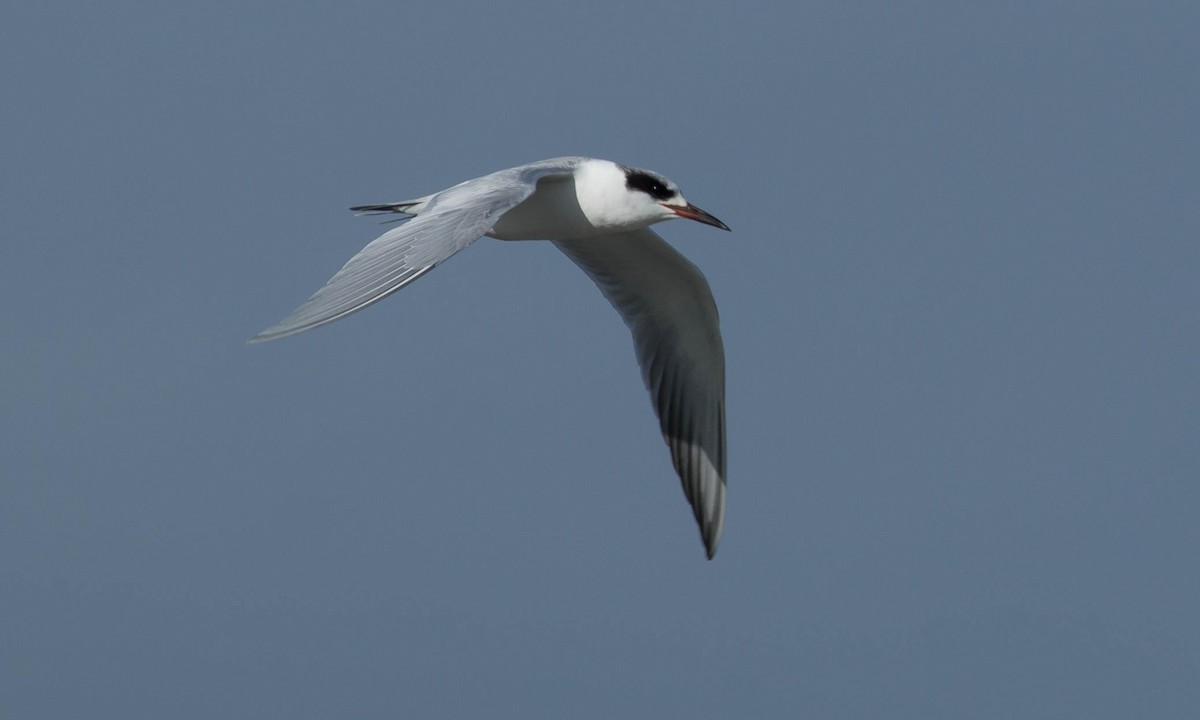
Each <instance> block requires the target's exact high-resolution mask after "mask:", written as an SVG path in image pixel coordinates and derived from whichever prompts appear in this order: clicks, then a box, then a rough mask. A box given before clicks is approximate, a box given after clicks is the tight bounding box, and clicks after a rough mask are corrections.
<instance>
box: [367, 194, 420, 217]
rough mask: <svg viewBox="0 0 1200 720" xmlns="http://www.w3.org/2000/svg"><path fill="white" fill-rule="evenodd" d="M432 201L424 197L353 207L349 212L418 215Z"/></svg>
mask: <svg viewBox="0 0 1200 720" xmlns="http://www.w3.org/2000/svg"><path fill="white" fill-rule="evenodd" d="M432 199H433V196H432V195H426V196H425V197H422V198H417V199H416V200H401V201H400V202H394V203H381V204H379V205H355V206H354V207H352V208H350V212H353V213H358V214H359V215H387V214H390V213H400V214H402V215H419V214H420V213H421V211H422V210H424V209H425V206H426V205H428V204H429V201H430V200H432Z"/></svg>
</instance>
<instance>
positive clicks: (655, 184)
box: [625, 170, 675, 200]
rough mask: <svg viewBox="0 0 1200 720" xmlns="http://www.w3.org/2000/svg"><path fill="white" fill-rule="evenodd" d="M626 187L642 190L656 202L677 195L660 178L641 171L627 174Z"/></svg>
mask: <svg viewBox="0 0 1200 720" xmlns="http://www.w3.org/2000/svg"><path fill="white" fill-rule="evenodd" d="M625 187H627V188H629V189H630V190H640V191H642V192H644V193H646V194H647V195H649V196H650V197H652V198H654V199H655V200H667V199H669V198H671V197H672V196H674V195H675V192H674V191H673V190H670V189H668V188H667V184H666V183H665V182H663V181H662V180H661V179H660V178H656V177H654V176H653V175H651V174H650V173H645V172H642V171H640V170H634V171H632V172H628V173H626V174H625Z"/></svg>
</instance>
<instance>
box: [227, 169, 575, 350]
mask: <svg viewBox="0 0 1200 720" xmlns="http://www.w3.org/2000/svg"><path fill="white" fill-rule="evenodd" d="M581 161H582V158H573V157H567V158H555V159H553V160H543V161H541V162H536V163H530V164H529V165H522V166H520V167H515V168H509V169H508V170H501V171H499V172H495V173H492V174H490V175H485V176H483V177H479V178H475V179H474V180H468V181H466V182H464V183H460V184H458V185H455V186H454V187H452V188H448V189H446V190H443V191H441V192H440V193H436V194H434V195H433V196H431V199H430V200H429V204H428V205H427V206H426V207H425V208H424V209H423V210H422V211H421V213H420V214H419V215H417V216H416V217H415V218H412V219H411V220H408V221H406V222H405V223H404V224H403V225H400V226H399V227H396V228H393V229H391V230H389V231H387V232H386V233H384V234H383V235H380V236H379V237H378V238H376V239H375V240H373V241H371V243H370V244H368V245H367V246H366V247H364V248H363V249H362V250H360V251H359V252H358V254H357V255H355V256H354V257H352V258H350V260H349V262H347V263H346V265H345V266H344V267H342V269H341V270H339V271H338V272H337V273H336V274H334V276H333V277H332V278H330V279H329V282H327V283H326V284H325V286H324V287H322V288H321V289H320V290H318V291H317V292H316V293H314V294H313V296H312V297H310V298H309V299H308V300H307V301H306V302H305V303H304V304H303V305H301V306H300V307H298V308H296V310H295V311H294V312H293V313H292V314H291V315H288V316H287V317H286V318H284V319H283V320H281V321H279V322H278V323H276V324H275V325H272V326H271V327H269V328H267V329H266V330H263V331H262V332H261V333H259V334H258V335H256V336H254V338H252V339H251V341H250V342H265V341H267V340H276V339H278V338H281V337H287V336H288V335H295V334H296V333H300V332H304V331H305V330H311V329H312V328H315V327H318V326H320V325H324V324H326V323H331V322H333V321H334V320H337V319H339V318H343V317H345V316H347V315H349V314H351V313H353V312H356V311H358V310H362V309H363V308H365V307H367V306H368V305H371V304H372V303H376V302H378V301H380V300H382V299H383V298H385V297H387V296H388V295H390V294H392V293H394V292H396V291H397V290H399V289H400V288H402V287H404V286H405V285H408V284H409V283H411V282H412V281H414V280H416V279H417V278H419V277H421V276H422V275H424V274H425V273H427V272H429V271H430V270H432V269H433V268H434V267H436V266H437V265H438V264H439V263H441V262H443V261H445V260H446V259H447V258H449V257H450V256H452V255H454V254H455V253H457V252H458V251H459V250H462V249H463V248H465V247H466V246H468V245H470V244H471V243H473V242H474V241H475V240H477V239H478V238H479V237H480V236H482V235H483V234H484V233H486V232H487V231H488V230H490V229H491V228H492V226H493V225H495V224H496V221H497V220H499V218H500V216H502V215H503V214H504V213H506V212H508V211H509V210H511V209H512V208H514V207H516V206H517V205H519V204H520V203H521V201H523V200H524V199H525V198H527V197H529V196H530V195H531V194H532V193H533V191H534V189H535V188H536V187H537V181H538V180H539V179H541V178H543V177H546V176H548V175H557V174H569V173H571V172H572V171H573V170H574V169H575V168H576V167H577V166H578V164H579V163H580V162H581Z"/></svg>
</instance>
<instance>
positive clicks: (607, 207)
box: [575, 160, 729, 230]
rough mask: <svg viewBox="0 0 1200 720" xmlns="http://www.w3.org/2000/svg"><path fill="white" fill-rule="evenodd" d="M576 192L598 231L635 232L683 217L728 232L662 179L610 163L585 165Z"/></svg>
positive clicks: (578, 179) (725, 227)
mask: <svg viewBox="0 0 1200 720" xmlns="http://www.w3.org/2000/svg"><path fill="white" fill-rule="evenodd" d="M575 192H576V194H577V196H578V199H579V207H580V209H582V210H583V213H584V215H586V216H587V219H588V221H589V222H591V223H592V225H594V226H596V227H598V228H611V229H614V230H633V229H636V228H643V227H646V226H647V225H653V224H654V223H658V222H662V221H664V220H673V219H675V218H679V217H682V218H688V219H689V220H696V221H698V222H702V223H704V224H706V225H712V226H713V227H719V228H721V229H722V230H728V229H729V226H727V225H726V224H725V223H723V222H721V221H720V220H718V219H716V218H715V217H713V216H712V215H710V214H708V213H707V212H705V211H703V210H701V209H700V208H698V207H696V206H695V205H692V204H691V203H689V202H688V201H687V200H685V199H684V197H683V195H682V194H681V193H680V192H679V186H677V185H676V184H675V183H673V182H671V181H670V180H668V179H667V178H665V177H663V176H662V175H659V174H658V173H655V172H651V171H649V170H639V169H637V168H631V167H626V166H624V165H618V164H617V163H614V162H609V161H608V160H590V161H588V162H585V163H583V164H582V165H581V166H580V167H579V170H578V171H576V174H575Z"/></svg>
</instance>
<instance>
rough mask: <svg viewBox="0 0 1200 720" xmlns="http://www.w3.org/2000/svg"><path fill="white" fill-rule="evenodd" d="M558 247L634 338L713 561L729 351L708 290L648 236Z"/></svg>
mask: <svg viewBox="0 0 1200 720" xmlns="http://www.w3.org/2000/svg"><path fill="white" fill-rule="evenodd" d="M554 244H555V245H557V246H558V248H559V249H560V250H562V251H563V252H564V253H566V255H567V257H569V258H570V259H571V260H572V261H573V262H574V263H575V264H576V265H578V266H579V267H580V268H581V269H582V270H583V271H584V272H585V273H587V274H588V276H589V277H591V278H592V280H593V281H594V282H595V283H596V285H597V286H598V287H599V288H600V291H601V292H602V293H603V294H604V296H605V297H606V298H608V301H609V302H610V303H612V305H613V307H614V308H616V310H617V312H619V313H620V314H621V317H622V318H624V320H625V324H626V325H628V326H629V329H630V331H631V332H632V333H633V344H634V347H635V350H636V351H637V360H638V365H639V366H641V369H642V379H643V380H644V381H645V383H646V389H647V390H649V391H650V398H651V400H652V402H653V403H654V409H655V412H657V414H658V418H659V425H660V427H661V429H662V433H663V438H664V439H665V440H666V441H667V445H668V447H670V449H671V458H672V460H673V461H674V464H675V471H676V472H677V473H678V474H679V478H680V480H681V481H682V483H683V492H684V494H685V495H687V499H688V502H689V503H691V506H692V512H693V514H694V515H695V517H696V522H697V523H698V524H699V526H700V535H701V537H702V538H703V540H704V546H705V548H706V549H707V551H708V557H709V558H712V556H713V555H714V554H715V553H716V551H717V543H718V542H719V541H720V538H721V526H722V523H723V522H724V517H725V350H724V345H723V343H722V341H721V331H720V328H719V324H718V317H717V306H716V303H715V302H714V301H713V296H712V291H711V290H710V289H709V287H708V282H707V281H705V279H704V276H703V275H702V274H701V273H700V271H699V270H698V269H697V268H696V266H695V265H693V264H692V263H691V262H689V261H688V260H687V259H686V258H685V257H683V256H682V255H680V254H679V253H678V252H676V251H675V249H674V248H672V247H671V246H670V245H668V244H667V243H666V242H665V241H664V240H663V239H662V238H660V237H659V236H658V235H656V234H655V233H654V232H652V231H651V230H648V229H645V230H636V231H633V232H628V233H622V234H618V235H613V236H611V237H605V238H596V239H592V240H569V241H568V240H557V241H555V243H554Z"/></svg>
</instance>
